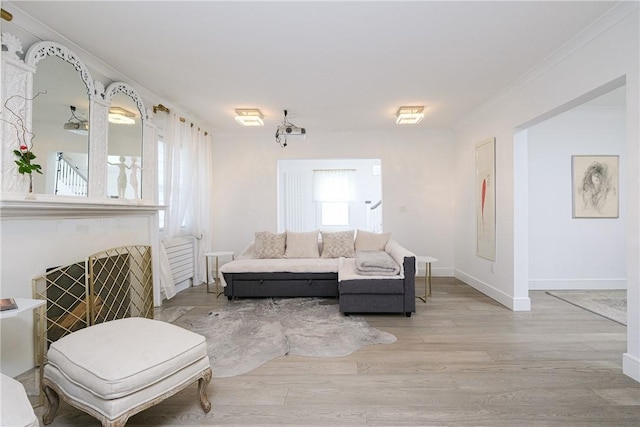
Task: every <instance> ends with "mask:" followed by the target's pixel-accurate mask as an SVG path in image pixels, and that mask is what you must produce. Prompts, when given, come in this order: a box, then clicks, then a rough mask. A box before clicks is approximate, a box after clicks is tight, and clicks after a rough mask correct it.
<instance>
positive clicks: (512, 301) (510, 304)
mask: <svg viewBox="0 0 640 427" xmlns="http://www.w3.org/2000/svg"><path fill="white" fill-rule="evenodd" d="M455 277H456V278H457V279H458V280H461V281H463V282H465V283H466V284H467V285H469V286H471V287H472V288H474V289H476V290H478V291H480V292H482V293H483V294H485V295H486V296H488V297H489V298H491V299H493V300H496V301H497V302H499V303H500V304H502V305H504V306H505V307H507V308H509V309H511V310H513V311H531V300H530V299H529V297H526V298H514V297H512V296H510V295H507V294H505V293H504V292H503V291H501V290H499V289H496V288H494V287H493V286H491V285H489V284H487V283H485V282H483V281H481V280H479V279H477V278H475V277H473V276H470V275H468V274H466V273H464V272H462V271H460V270H456V271H455Z"/></svg>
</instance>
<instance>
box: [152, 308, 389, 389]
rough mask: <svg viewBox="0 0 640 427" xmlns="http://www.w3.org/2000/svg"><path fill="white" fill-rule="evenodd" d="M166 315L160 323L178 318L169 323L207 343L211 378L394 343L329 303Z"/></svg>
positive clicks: (381, 332)
mask: <svg viewBox="0 0 640 427" xmlns="http://www.w3.org/2000/svg"><path fill="white" fill-rule="evenodd" d="M171 309H172V310H171V312H168V313H162V314H161V315H160V317H164V318H167V319H171V318H175V317H176V316H180V317H178V318H177V319H175V320H174V319H172V323H174V324H176V325H178V326H181V327H184V328H186V329H189V330H191V331H194V332H196V333H199V334H201V335H204V336H205V337H206V338H207V347H208V352H209V358H210V360H211V369H212V370H213V377H214V378H226V377H232V376H235V375H240V374H244V373H247V372H249V371H251V370H253V369H255V368H257V367H259V366H261V365H263V364H264V363H266V362H268V361H269V360H271V359H274V358H276V357H280V356H284V355H295V356H311V357H340V356H346V355H348V354H351V353H353V352H354V351H356V350H358V349H360V348H362V347H365V346H367V345H372V344H390V343H393V342H395V341H396V337H395V336H394V335H392V334H390V333H387V332H383V331H380V330H378V329H375V328H373V327H371V326H369V324H368V323H367V322H366V321H365V320H364V318H363V317H361V316H354V315H351V316H348V317H347V316H344V315H343V314H341V313H340V311H339V308H338V303H337V301H336V300H332V299H323V298H281V299H272V298H265V299H242V300H237V301H232V302H229V304H228V305H227V306H225V307H224V308H222V309H216V310H210V309H209V310H207V309H205V308H193V309H190V307H183V308H182V309H180V308H179V307H172V308H171ZM186 309H188V311H187V310H186ZM160 311H162V310H160ZM185 311H186V313H185V314H182V315H180V314H181V313H182V312H185Z"/></svg>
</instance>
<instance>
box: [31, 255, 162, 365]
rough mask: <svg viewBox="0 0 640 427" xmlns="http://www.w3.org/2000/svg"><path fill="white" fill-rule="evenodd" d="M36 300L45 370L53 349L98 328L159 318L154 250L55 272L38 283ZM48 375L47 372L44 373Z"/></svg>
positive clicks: (98, 257) (95, 260) (92, 259)
mask: <svg viewBox="0 0 640 427" xmlns="http://www.w3.org/2000/svg"><path fill="white" fill-rule="evenodd" d="M33 294H34V298H36V299H43V300H46V301H47V304H46V309H45V310H42V312H44V314H40V312H36V313H35V316H36V322H35V325H36V344H37V345H36V358H37V359H36V360H38V362H39V366H44V362H45V361H46V360H45V357H46V352H47V349H48V348H49V346H50V345H51V343H53V342H54V341H56V340H59V339H60V338H62V337H64V336H65V335H68V334H70V333H72V332H74V331H77V330H79V329H82V328H86V327H88V326H91V325H95V324H97V323H103V322H107V321H110V320H115V319H122V318H126V317H147V318H153V278H152V265H151V247H150V246H123V247H119V248H114V249H109V250H106V251H103V252H99V253H97V254H93V255H91V256H89V257H88V258H87V259H86V260H85V261H84V262H77V263H74V264H70V265H66V266H61V267H57V268H53V269H50V270H49V271H47V273H46V274H44V275H43V276H40V277H36V278H35V279H33ZM41 373H42V370H41Z"/></svg>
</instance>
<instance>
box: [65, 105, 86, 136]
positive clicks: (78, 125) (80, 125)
mask: <svg viewBox="0 0 640 427" xmlns="http://www.w3.org/2000/svg"><path fill="white" fill-rule="evenodd" d="M69 108H70V109H71V117H69V120H68V121H67V123H65V124H64V125H63V126H62V127H63V129H64V130H68V131H70V132H73V133H77V134H78V135H88V134H89V122H88V121H86V120H82V119H80V118H78V116H76V107H74V106H73V105H70V106H69Z"/></svg>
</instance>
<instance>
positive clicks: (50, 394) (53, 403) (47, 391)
mask: <svg viewBox="0 0 640 427" xmlns="http://www.w3.org/2000/svg"><path fill="white" fill-rule="evenodd" d="M44 395H45V396H46V397H47V402H48V403H49V404H48V408H47V412H46V413H45V414H44V415H43V416H42V422H43V423H44V424H45V425H47V424H51V422H52V421H53V419H54V418H55V416H56V412H58V406H59V405H60V397H59V396H58V393H57V392H56V391H55V390H54V389H52V388H51V387H49V386H48V385H45V386H44Z"/></svg>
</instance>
